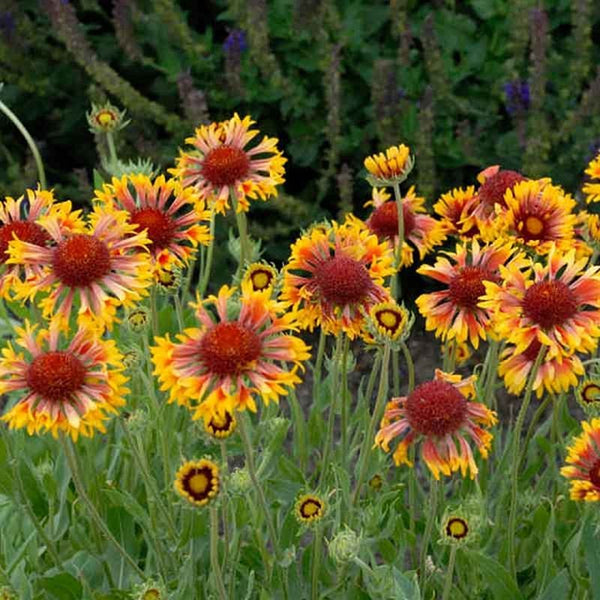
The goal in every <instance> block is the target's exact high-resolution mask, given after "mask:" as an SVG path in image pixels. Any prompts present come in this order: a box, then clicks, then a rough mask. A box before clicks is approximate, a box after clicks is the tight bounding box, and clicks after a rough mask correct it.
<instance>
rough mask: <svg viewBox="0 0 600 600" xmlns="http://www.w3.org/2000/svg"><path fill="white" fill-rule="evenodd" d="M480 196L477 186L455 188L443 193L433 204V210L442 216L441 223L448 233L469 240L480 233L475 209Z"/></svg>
mask: <svg viewBox="0 0 600 600" xmlns="http://www.w3.org/2000/svg"><path fill="white" fill-rule="evenodd" d="M478 202H479V197H478V195H477V193H476V192H475V186H472V185H470V186H469V187H467V188H466V189H463V188H455V189H453V190H450V191H449V192H446V193H445V194H442V195H441V196H440V199H439V200H438V201H437V202H436V203H435V204H434V205H433V211H434V212H435V213H436V214H437V215H438V216H439V217H440V218H441V223H442V225H443V226H444V229H445V231H446V233H447V234H449V235H454V236H457V237H459V238H460V239H461V240H464V241H466V240H469V239H472V238H475V237H478V236H479V235H480V231H479V226H478V224H477V219H476V218H475V215H474V214H473V213H474V210H475V207H476V206H477V205H478Z"/></svg>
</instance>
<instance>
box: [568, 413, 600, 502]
mask: <svg viewBox="0 0 600 600" xmlns="http://www.w3.org/2000/svg"><path fill="white" fill-rule="evenodd" d="M581 425H582V427H583V433H582V434H581V435H580V436H578V437H576V438H575V439H574V440H573V442H572V443H571V445H570V446H569V447H568V449H567V450H568V454H567V463H568V465H567V466H566V467H563V468H562V469H561V470H560V473H561V475H563V476H564V477H567V478H568V479H572V481H571V500H585V501H586V502H598V501H600V419H592V420H591V422H587V421H583V422H582V423H581Z"/></svg>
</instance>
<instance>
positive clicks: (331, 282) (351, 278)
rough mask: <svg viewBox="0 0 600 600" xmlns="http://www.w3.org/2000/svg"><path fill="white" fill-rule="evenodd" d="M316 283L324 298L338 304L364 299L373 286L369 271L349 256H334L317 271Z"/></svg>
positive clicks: (344, 304) (342, 304)
mask: <svg viewBox="0 0 600 600" xmlns="http://www.w3.org/2000/svg"><path fill="white" fill-rule="evenodd" d="M314 279H315V283H316V284H317V287H318V288H319V290H320V292H321V294H322V295H323V298H325V300H326V301H327V302H331V303H332V304H335V305H336V306H346V305H347V304H354V303H356V302H361V301H362V300H364V298H365V297H366V295H367V294H368V292H369V289H370V288H371V286H372V282H371V278H370V277H369V272H368V271H367V269H366V268H365V266H364V265H363V264H362V263H360V262H359V261H357V260H355V259H353V258H350V257H349V256H344V255H341V256H334V257H332V258H330V259H329V260H327V261H326V262H324V263H323V264H321V265H320V266H319V267H318V268H317V269H316V271H315V276H314Z"/></svg>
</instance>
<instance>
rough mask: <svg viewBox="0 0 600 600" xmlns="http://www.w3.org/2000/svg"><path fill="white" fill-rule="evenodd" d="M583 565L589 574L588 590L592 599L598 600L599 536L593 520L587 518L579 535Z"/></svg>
mask: <svg viewBox="0 0 600 600" xmlns="http://www.w3.org/2000/svg"><path fill="white" fill-rule="evenodd" d="M581 542H582V545H583V552H584V556H585V565H586V567H587V569H588V572H589V574H590V590H591V598H592V599H593V600H600V536H599V535H598V532H597V530H596V527H595V525H594V523H593V521H592V520H591V519H590V518H588V519H587V520H586V522H585V525H584V526H583V532H582V536H581Z"/></svg>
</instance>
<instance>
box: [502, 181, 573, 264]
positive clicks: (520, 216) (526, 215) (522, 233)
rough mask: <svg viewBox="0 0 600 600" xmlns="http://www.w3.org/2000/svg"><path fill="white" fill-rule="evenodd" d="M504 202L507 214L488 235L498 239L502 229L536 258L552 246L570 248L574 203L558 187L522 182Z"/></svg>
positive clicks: (509, 193)
mask: <svg viewBox="0 0 600 600" xmlns="http://www.w3.org/2000/svg"><path fill="white" fill-rule="evenodd" d="M504 201H505V203H506V210H505V211H504V212H502V214H501V215H500V216H499V217H498V219H497V220H496V221H497V222H496V227H495V228H494V231H493V232H492V233H491V235H493V236H494V237H497V236H498V227H501V228H502V229H503V230H504V231H505V232H506V233H507V234H508V235H510V236H511V237H514V238H515V239H516V241H518V242H519V243H521V244H525V245H526V246H530V247H532V248H533V249H534V250H535V251H536V252H537V253H538V254H546V253H547V252H548V251H549V250H550V248H551V247H552V246H553V243H554V244H556V245H558V246H559V247H562V248H564V249H565V250H566V249H567V248H569V247H570V245H571V240H572V239H573V236H574V233H575V224H576V221H577V217H576V216H575V214H573V212H572V211H573V208H574V207H575V200H573V198H572V197H571V196H570V195H569V194H567V193H565V192H564V191H563V190H562V189H561V188H560V187H558V186H556V185H552V184H551V183H549V181H548V180H545V179H538V180H528V181H521V182H518V183H516V184H515V185H514V186H513V187H512V188H511V189H508V190H507V191H506V193H505V195H504Z"/></svg>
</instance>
